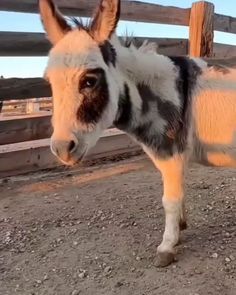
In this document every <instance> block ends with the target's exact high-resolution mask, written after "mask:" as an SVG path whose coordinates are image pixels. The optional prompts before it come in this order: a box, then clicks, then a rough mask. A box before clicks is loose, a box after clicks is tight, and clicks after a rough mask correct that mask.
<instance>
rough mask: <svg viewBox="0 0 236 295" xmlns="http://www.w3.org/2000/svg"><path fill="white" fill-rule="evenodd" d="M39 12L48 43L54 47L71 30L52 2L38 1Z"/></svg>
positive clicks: (50, 0) (49, 0)
mask: <svg viewBox="0 0 236 295" xmlns="http://www.w3.org/2000/svg"><path fill="white" fill-rule="evenodd" d="M39 11H40V15H41V19H42V23H43V26H44V28H45V31H46V33H47V35H48V39H49V41H50V42H51V43H52V44H53V45H55V44H56V43H57V42H58V41H59V40H61V39H62V38H63V37H64V36H65V34H66V33H67V32H68V31H70V30H71V27H70V26H69V25H68V23H67V22H66V20H65V19H64V17H63V16H62V15H61V13H60V12H59V10H58V9H57V7H56V6H55V4H54V3H53V1H52V0H39Z"/></svg>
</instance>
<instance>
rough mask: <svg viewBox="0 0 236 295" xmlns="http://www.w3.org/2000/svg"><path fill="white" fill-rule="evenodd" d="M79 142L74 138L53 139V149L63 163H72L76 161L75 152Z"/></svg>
mask: <svg viewBox="0 0 236 295" xmlns="http://www.w3.org/2000/svg"><path fill="white" fill-rule="evenodd" d="M77 147H78V144H77V143H76V142H75V141H74V140H68V141H63V140H53V141H52V142H51V150H52V152H53V154H54V155H56V156H57V157H58V158H59V159H60V160H61V161H62V162H63V163H65V164H68V165H70V164H71V163H72V162H75V159H74V158H75V152H76V151H77Z"/></svg>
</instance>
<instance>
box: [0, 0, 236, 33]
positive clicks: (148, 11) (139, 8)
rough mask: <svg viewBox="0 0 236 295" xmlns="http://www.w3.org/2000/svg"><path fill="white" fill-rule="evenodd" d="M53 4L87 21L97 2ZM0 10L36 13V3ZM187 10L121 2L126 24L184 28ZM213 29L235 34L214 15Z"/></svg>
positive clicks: (13, 2)
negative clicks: (134, 23) (159, 24)
mask: <svg viewBox="0 0 236 295" xmlns="http://www.w3.org/2000/svg"><path fill="white" fill-rule="evenodd" d="M56 3H57V4H58V6H59V7H60V9H61V10H62V12H63V13H65V14H67V15H70V16H81V17H90V16H91V15H92V12H93V11H94V8H95V7H96V5H97V3H98V0H89V1H88V0H80V1H78V0H70V1H68V0H57V1H56ZM0 10H3V11H15V12H26V13H38V5H37V0H21V1H19V0H1V1H0ZM190 10H191V9H190V8H187V9H184V8H179V7H171V6H162V5H158V4H151V3H145V2H138V1H122V5H121V18H122V19H123V20H128V21H138V22H147V23H161V24H171V25H180V26H188V25H189V18H190ZM214 29H215V30H216V31H221V32H227V33H234V34H236V18H235V17H231V16H227V15H221V14H217V13H215V15H214Z"/></svg>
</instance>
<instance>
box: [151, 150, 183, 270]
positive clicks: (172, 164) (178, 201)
mask: <svg viewBox="0 0 236 295" xmlns="http://www.w3.org/2000/svg"><path fill="white" fill-rule="evenodd" d="M151 158H152V160H153V162H154V164H155V166H156V167H157V168H158V169H159V170H160V172H161V174H162V178H163V185H164V194H163V198H162V203H163V207H164V210H165V231H164V235H163V240H162V242H161V244H160V245H159V246H158V248H157V264H158V265H159V266H166V265H168V264H170V263H171V262H173V261H174V259H175V248H174V247H175V245H176V244H177V243H178V242H179V235H180V230H181V229H185V228H186V227H187V223H186V215H185V206H184V164H185V163H184V162H185V159H184V156H183V155H179V154H176V155H175V156H173V157H171V158H168V159H165V160H163V159H159V158H158V157H153V156H151Z"/></svg>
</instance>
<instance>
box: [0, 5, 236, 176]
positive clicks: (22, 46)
mask: <svg viewBox="0 0 236 295" xmlns="http://www.w3.org/2000/svg"><path fill="white" fill-rule="evenodd" d="M37 2H38V1H37V0H21V1H19V0H1V1H0V10H2V11H14V12H27V13H37V12H38V8H37ZM55 2H56V3H57V4H58V6H59V7H60V9H61V10H62V11H63V12H64V13H65V14H66V15H70V16H72V15H73V16H80V17H88V16H90V15H91V13H92V11H93V10H94V7H95V6H96V4H97V2H98V0H90V1H88V0H80V1H78V0H57V1H55ZM121 19H123V20H126V21H137V22H146V23H159V24H170V25H179V26H189V40H187V39H176V38H175V39H168V38H149V39H150V40H151V41H154V42H156V43H157V44H158V52H159V53H160V54H164V55H187V54H190V55H191V56H197V57H198V56H202V57H211V58H219V59H224V58H229V57H233V56H236V46H232V45H228V44H217V43H214V42H213V36H214V30H216V31H221V32H227V33H233V34H235V33H236V18H233V17H230V16H226V15H220V14H216V13H214V5H213V4H211V3H209V2H205V1H201V2H196V3H193V5H192V7H191V8H188V9H183V8H178V7H167V6H161V5H157V4H150V3H144V2H137V1H125V0H123V1H122V4H121ZM177 30H178V29H176V33H178V31H177ZM137 39H142V38H139V37H137ZM0 40H1V42H0V56H45V55H47V53H48V50H49V49H50V45H49V43H48V41H47V40H46V39H45V37H44V34H42V33H30V32H24V33H22V32H0ZM50 96H51V90H50V87H49V85H48V84H47V82H45V81H44V80H43V79H42V78H26V79H20V78H10V79H0V102H1V101H4V102H6V101H12V100H13V99H14V100H20V99H21V100H22V99H29V98H41V97H50ZM10 103H11V102H9V104H10ZM51 132H52V130H51V124H50V114H48V113H47V114H45V113H39V114H38V113H36V114H34V115H31V116H18V117H16V118H12V117H11V118H5V117H2V118H1V120H0V176H6V175H11V174H17V173H22V172H28V171H33V170H37V169H41V168H48V167H53V166H55V165H56V163H57V162H56V160H55V158H54V157H53V156H52V155H51V153H50V151H49V140H48V138H49V137H50V135H51ZM130 150H137V146H136V145H135V144H134V143H133V142H132V141H130V140H128V139H127V137H126V135H124V134H123V133H122V132H118V131H117V130H108V131H106V132H105V134H104V136H103V137H102V138H101V140H100V141H99V143H98V145H97V147H96V148H95V149H93V151H91V154H90V155H93V156H104V155H106V153H109V154H116V153H122V152H127V151H130ZM90 158H91V156H90Z"/></svg>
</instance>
